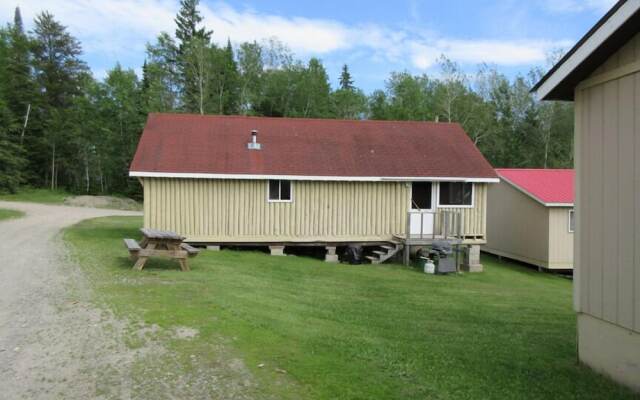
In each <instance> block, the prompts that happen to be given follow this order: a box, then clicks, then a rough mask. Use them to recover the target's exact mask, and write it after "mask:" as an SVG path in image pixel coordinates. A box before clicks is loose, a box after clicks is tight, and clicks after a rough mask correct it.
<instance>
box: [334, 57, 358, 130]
mask: <svg viewBox="0 0 640 400" xmlns="http://www.w3.org/2000/svg"><path fill="white" fill-rule="evenodd" d="M331 97H332V105H333V115H334V116H335V117H336V118H341V119H360V118H363V117H364V116H365V114H366V111H367V97H366V96H365V95H364V93H363V92H362V90H360V89H358V88H356V87H355V86H354V84H353V78H352V77H351V74H350V73H349V68H348V67H347V64H344V65H343V66H342V73H341V74H340V88H339V89H338V90H336V91H335V92H333V93H332V94H331Z"/></svg>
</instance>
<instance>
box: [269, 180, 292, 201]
mask: <svg viewBox="0 0 640 400" xmlns="http://www.w3.org/2000/svg"><path fill="white" fill-rule="evenodd" d="M268 199H269V201H273V202H276V201H291V181H287V180H283V179H271V180H269V196H268Z"/></svg>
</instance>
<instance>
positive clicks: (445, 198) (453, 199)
mask: <svg viewBox="0 0 640 400" xmlns="http://www.w3.org/2000/svg"><path fill="white" fill-rule="evenodd" d="M439 199H440V200H439V202H438V205H440V206H443V207H471V206H473V183H471V182H441V183H440V196H439Z"/></svg>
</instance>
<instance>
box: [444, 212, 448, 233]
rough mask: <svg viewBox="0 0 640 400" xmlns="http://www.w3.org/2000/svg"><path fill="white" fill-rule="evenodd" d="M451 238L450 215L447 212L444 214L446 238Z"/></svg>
mask: <svg viewBox="0 0 640 400" xmlns="http://www.w3.org/2000/svg"><path fill="white" fill-rule="evenodd" d="M448 236H449V213H448V212H446V211H445V214H444V238H445V239H446V238H447V237H448Z"/></svg>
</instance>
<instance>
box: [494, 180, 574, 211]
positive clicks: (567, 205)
mask: <svg viewBox="0 0 640 400" xmlns="http://www.w3.org/2000/svg"><path fill="white" fill-rule="evenodd" d="M500 179H502V180H503V181H505V182H507V183H508V184H509V185H511V186H512V187H513V188H514V189H516V190H518V191H520V192H522V193H524V194H525V195H527V196H528V197H531V199H533V200H535V201H536V202H538V203H540V204H542V205H543V206H545V207H573V203H553V202H546V201H544V200H542V199H541V198H539V197H538V196H536V195H534V194H533V193H531V192H530V191H528V190H526V189H524V188H523V187H521V186H519V185H517V184H515V183H513V182H512V181H510V180H509V179H507V178H505V177H504V176H501V177H500Z"/></svg>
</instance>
